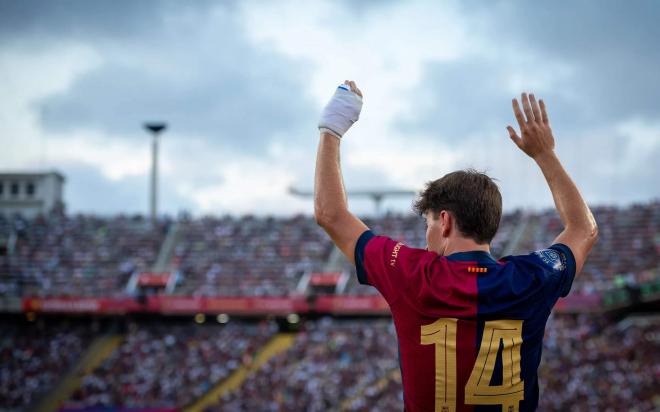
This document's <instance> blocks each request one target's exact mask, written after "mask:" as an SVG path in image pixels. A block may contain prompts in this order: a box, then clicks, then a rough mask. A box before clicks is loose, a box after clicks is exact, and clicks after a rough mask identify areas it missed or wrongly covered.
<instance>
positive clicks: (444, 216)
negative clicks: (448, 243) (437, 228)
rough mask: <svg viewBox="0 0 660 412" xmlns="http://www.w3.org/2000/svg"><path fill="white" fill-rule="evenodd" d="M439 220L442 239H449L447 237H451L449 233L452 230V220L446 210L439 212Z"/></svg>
mask: <svg viewBox="0 0 660 412" xmlns="http://www.w3.org/2000/svg"><path fill="white" fill-rule="evenodd" d="M440 220H441V222H442V233H441V235H442V237H443V238H446V237H449V235H451V231H452V229H453V227H452V226H453V224H454V219H453V217H452V215H451V213H449V212H448V211H446V210H443V211H441V212H440Z"/></svg>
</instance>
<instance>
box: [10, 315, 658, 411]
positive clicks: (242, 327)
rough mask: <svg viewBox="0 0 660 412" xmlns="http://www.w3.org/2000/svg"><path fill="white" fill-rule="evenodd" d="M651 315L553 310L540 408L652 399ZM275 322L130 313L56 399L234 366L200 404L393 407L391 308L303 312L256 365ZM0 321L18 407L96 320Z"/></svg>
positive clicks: (183, 387) (199, 386)
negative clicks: (334, 314)
mask: <svg viewBox="0 0 660 412" xmlns="http://www.w3.org/2000/svg"><path fill="white" fill-rule="evenodd" d="M26 325H27V326H26ZM659 325H660V318H658V317H657V316H653V315H646V316H637V317H634V316H633V317H629V318H627V319H624V320H622V321H619V322H616V321H613V320H608V318H607V317H605V316H602V315H593V314H554V315H553V316H552V317H551V318H550V320H549V322H548V325H547V328H546V336H545V339H544V350H543V358H542V361H541V367H540V369H539V382H540V387H541V395H540V398H539V410H540V411H605V412H607V411H622V410H626V411H627V410H630V411H633V410H634V411H636V412H649V411H655V410H658V408H660V393H658V391H657V388H658V387H660V359H659V358H658V353H660V329H659ZM276 331H277V326H276V325H275V324H274V323H272V322H270V321H267V320H262V321H252V322H247V321H238V320H232V321H230V322H229V323H228V324H226V325H219V324H204V325H197V324H194V323H192V321H190V320H187V321H186V322H184V321H181V320H178V321H177V320H172V319H169V320H166V319H160V320H153V319H149V320H146V319H145V320H139V321H132V322H129V323H128V326H127V331H126V333H125V336H124V338H123V341H122V343H121V344H120V346H119V347H118V348H117V349H116V350H115V351H114V352H112V353H111V354H110V355H109V356H108V357H107V358H106V359H105V360H104V361H103V362H102V363H101V364H100V366H98V367H97V368H96V369H95V370H93V371H92V372H91V373H89V374H87V375H85V376H83V377H82V379H81V384H80V386H79V388H78V389H77V390H76V391H75V392H74V393H73V395H72V396H71V397H70V398H69V399H68V400H67V401H66V402H65V403H64V404H63V407H64V408H65V409H67V410H73V409H80V410H91V409H99V408H135V409H140V408H146V409H149V408H174V409H181V408H184V407H185V406H188V405H190V404H192V403H193V402H194V401H196V400H197V399H199V398H200V397H202V396H203V395H204V394H205V393H207V391H208V390H210V389H211V388H212V387H214V385H216V384H217V383H219V382H221V381H222V380H224V379H226V378H228V377H229V376H230V374H231V373H232V372H233V371H235V370H236V369H237V368H238V367H240V366H241V365H243V366H245V367H246V369H247V370H248V376H247V378H246V380H245V381H243V382H242V384H241V385H240V386H239V387H238V388H237V389H236V390H234V391H233V392H228V393H226V394H225V395H223V396H222V397H221V398H219V399H217V403H216V404H214V405H212V406H210V407H208V408H207V410H208V411H209V412H210V411H228V412H232V411H244V410H259V411H278V412H279V411H291V410H305V411H310V412H313V411H326V410H345V411H360V412H363V411H370V410H383V411H395V410H401V408H402V405H403V394H402V387H401V376H400V373H399V364H398V356H397V340H396V334H395V331H394V327H393V324H392V321H391V319H384V318H360V319H337V318H330V317H325V318H320V319H317V320H307V321H304V322H303V323H302V324H301V328H300V331H299V332H297V334H296V336H295V340H294V343H293V345H292V346H291V347H289V348H288V349H287V350H286V351H284V352H282V353H280V354H278V355H275V356H274V357H272V358H271V359H270V360H268V361H267V362H266V363H265V364H263V365H262V366H261V367H260V368H258V369H254V368H253V367H252V360H253V356H254V355H255V354H256V353H258V351H259V350H260V349H261V348H262V347H263V346H264V345H265V344H266V343H267V341H268V340H269V339H270V338H271V337H272V336H273V335H274V334H275V333H276ZM1 332H2V336H0V361H1V363H0V364H1V366H0V405H1V406H2V407H3V408H4V409H11V410H23V409H26V408H29V407H30V406H34V402H35V401H36V400H37V399H38V398H39V397H40V396H41V395H43V394H44V393H45V392H46V391H48V390H50V389H52V388H53V387H54V385H56V384H57V382H58V381H59V380H60V379H61V378H62V377H63V376H64V375H65V374H66V371H68V370H71V368H72V367H73V366H74V364H75V362H76V361H77V360H78V359H79V358H80V356H81V354H82V353H83V352H84V351H85V349H86V348H87V347H89V344H90V343H91V341H92V339H93V338H94V337H97V336H100V334H101V333H103V332H104V331H102V330H100V329H99V327H98V325H97V324H95V323H84V322H83V321H82V320H72V319H52V318H51V319H47V320H44V319H41V320H38V321H37V322H33V323H29V324H26V323H25V322H22V323H21V322H5V323H4V324H3V325H2V327H1Z"/></svg>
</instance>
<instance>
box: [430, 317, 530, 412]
mask: <svg viewBox="0 0 660 412" xmlns="http://www.w3.org/2000/svg"><path fill="white" fill-rule="evenodd" d="M522 323H523V321H522V320H492V321H487V322H486V324H485V325H484V332H483V336H482V339H481V345H480V347H479V354H478V355H477V360H476V362H475V363H474V368H473V369H472V373H471V374H470V377H469V378H468V381H467V384H466V385H465V403H466V404H470V405H502V411H504V412H517V411H518V405H519V402H520V401H522V400H523V399H524V394H525V383H524V382H523V381H522V380H521V379H520V346H521V345H522ZM457 324H458V319H455V318H440V319H438V320H436V321H435V322H433V323H431V324H430V325H423V326H422V328H421V329H422V330H421V342H420V343H421V344H422V345H435V412H455V411H456V330H457ZM500 346H501V347H502V348H503V349H502V384H501V385H493V386H491V385H490V381H491V378H492V376H493V372H494V370H495V362H496V360H497V355H498V352H499V349H500Z"/></svg>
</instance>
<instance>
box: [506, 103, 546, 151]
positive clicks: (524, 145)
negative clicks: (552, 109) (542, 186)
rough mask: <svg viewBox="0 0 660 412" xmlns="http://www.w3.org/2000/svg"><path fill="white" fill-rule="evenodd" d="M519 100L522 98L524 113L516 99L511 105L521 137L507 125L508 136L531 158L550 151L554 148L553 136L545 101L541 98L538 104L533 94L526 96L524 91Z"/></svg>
mask: <svg viewBox="0 0 660 412" xmlns="http://www.w3.org/2000/svg"><path fill="white" fill-rule="evenodd" d="M520 100H522V104H523V110H524V114H523V112H522V111H521V110H520V106H519V105H518V100H516V99H513V101H512V105H513V113H514V114H515V115H516V120H518V126H520V134H521V135H522V137H520V136H518V134H516V131H515V129H514V128H513V127H511V126H507V130H508V131H509V137H510V138H511V140H513V142H514V143H515V144H516V146H518V147H519V148H520V150H522V151H523V152H525V153H526V154H527V155H528V156H529V157H531V158H532V159H535V158H536V157H537V156H539V155H541V154H544V153H549V152H552V151H553V150H554V149H555V138H554V137H553V136H552V129H550V121H549V120H548V114H547V113H546V111H545V103H544V102H543V100H542V99H541V100H539V103H540V105H539V103H537V102H536V98H535V97H534V94H530V95H529V97H527V94H526V93H523V94H522V95H521V96H520Z"/></svg>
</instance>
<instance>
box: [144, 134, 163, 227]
mask: <svg viewBox="0 0 660 412" xmlns="http://www.w3.org/2000/svg"><path fill="white" fill-rule="evenodd" d="M144 128H145V129H147V130H148V131H149V132H150V133H151V136H152V140H151V187H150V188H149V189H150V194H149V214H150V216H151V222H152V223H156V219H157V218H158V137H159V136H160V134H161V133H162V132H163V131H164V130H165V129H166V128H167V124H166V123H163V122H160V123H157V122H147V123H145V124H144Z"/></svg>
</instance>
